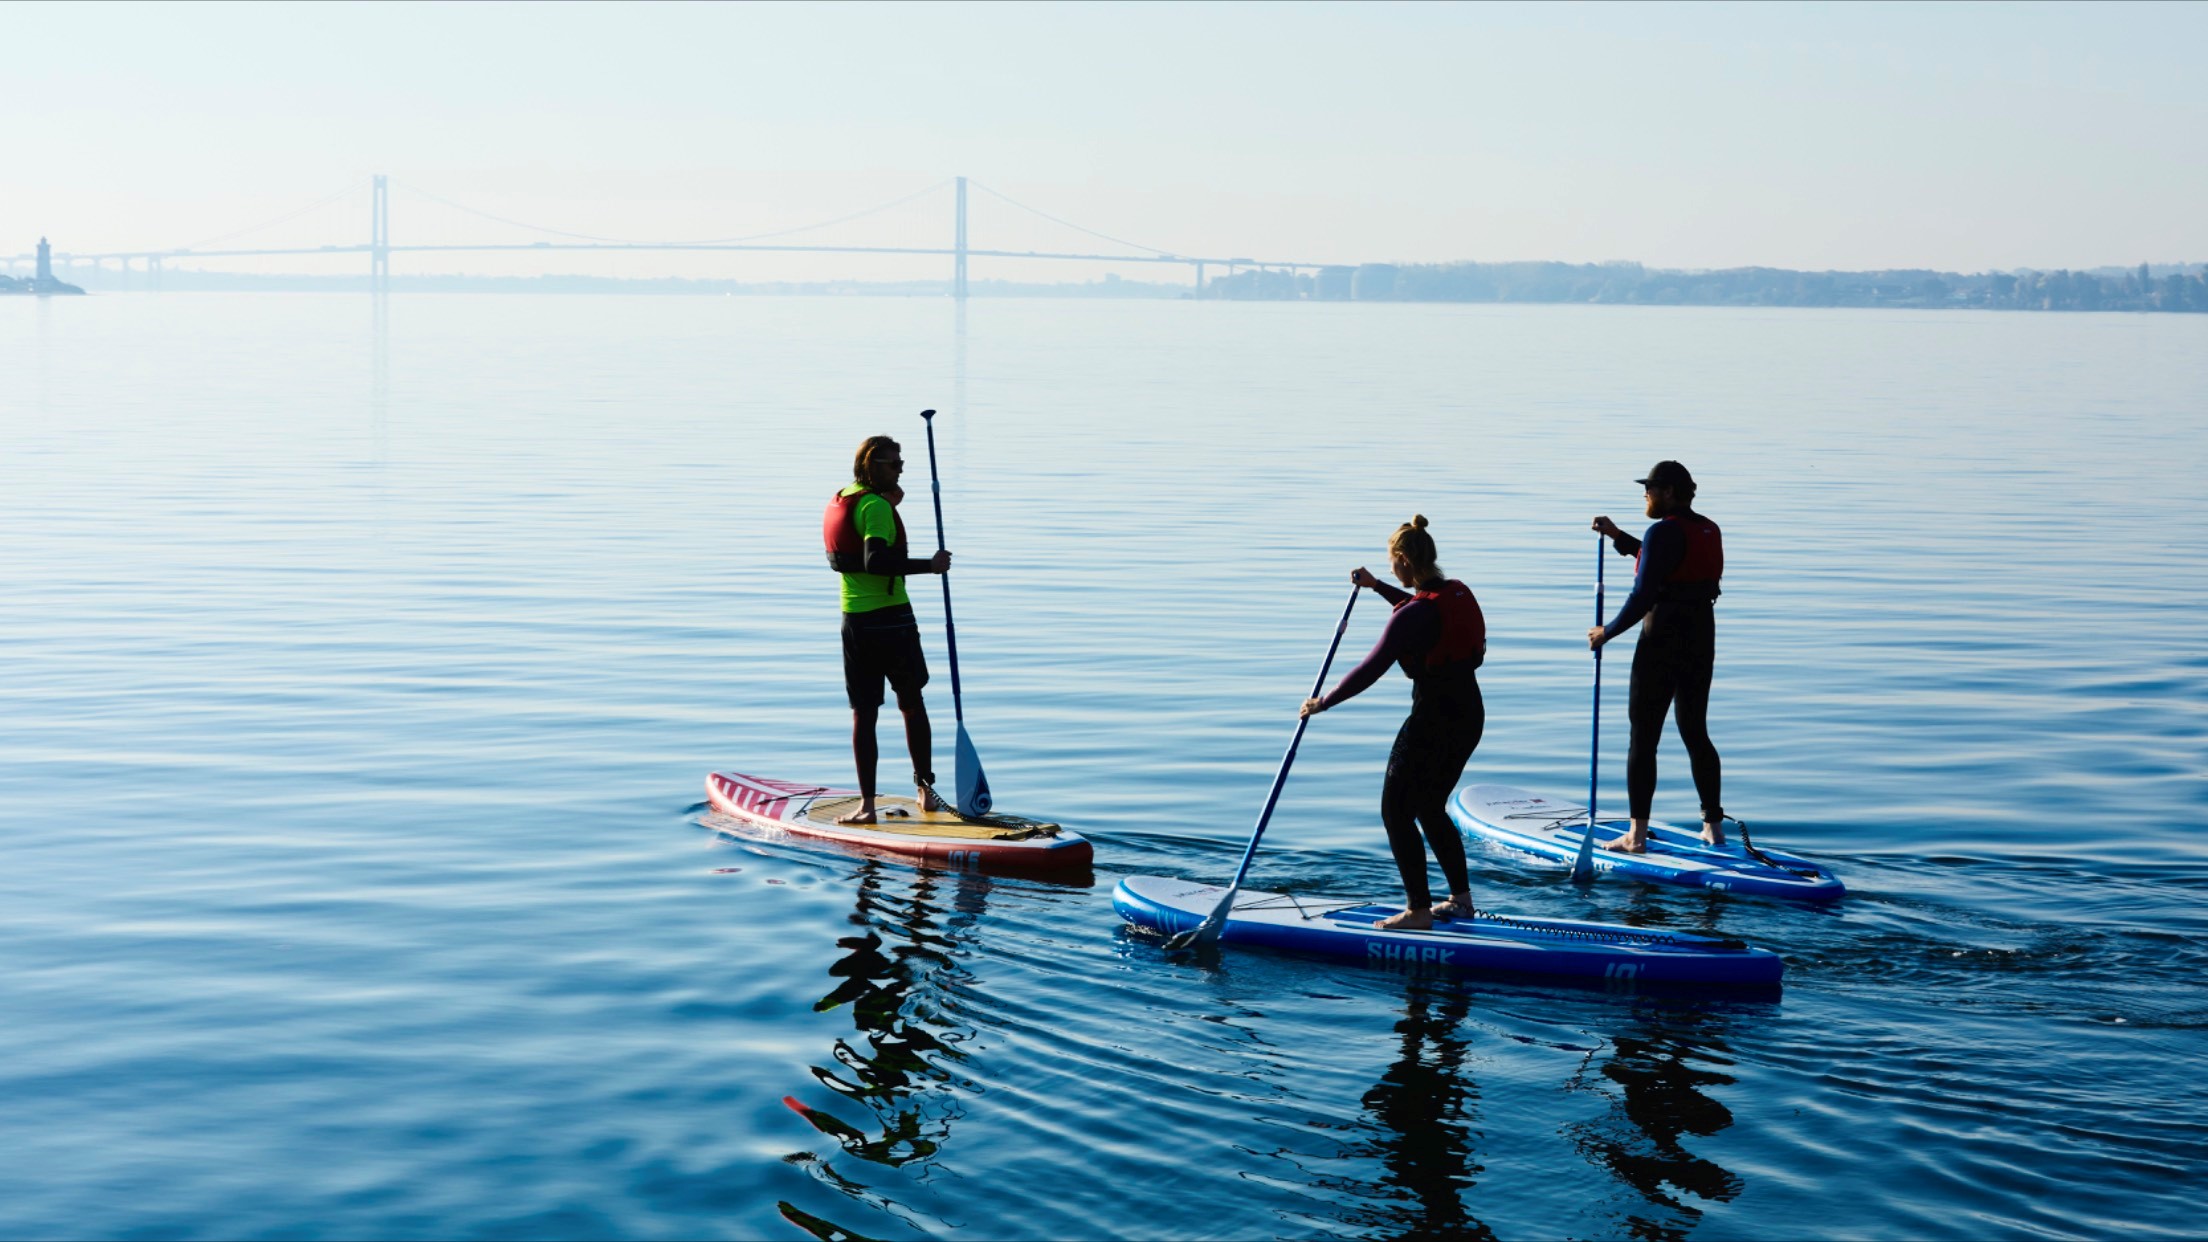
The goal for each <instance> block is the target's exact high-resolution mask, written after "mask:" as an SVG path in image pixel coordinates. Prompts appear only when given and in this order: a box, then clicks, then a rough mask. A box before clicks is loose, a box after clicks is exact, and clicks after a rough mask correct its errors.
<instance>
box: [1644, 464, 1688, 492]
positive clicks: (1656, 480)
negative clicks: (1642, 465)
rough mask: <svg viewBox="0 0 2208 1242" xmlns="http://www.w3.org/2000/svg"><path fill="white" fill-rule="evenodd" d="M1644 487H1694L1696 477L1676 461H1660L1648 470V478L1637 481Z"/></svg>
mask: <svg viewBox="0 0 2208 1242" xmlns="http://www.w3.org/2000/svg"><path fill="white" fill-rule="evenodd" d="M1633 481H1634V482H1635V483H1638V484H1640V485H1641V486H1642V487H1693V486H1694V476H1693V475H1691V474H1688V473H1687V468H1686V467H1685V466H1682V465H1680V464H1679V463H1678V462H1675V461H1660V462H1657V463H1656V464H1655V465H1653V466H1650V467H1649V468H1648V477H1647V478H1645V479H1635V480H1633Z"/></svg>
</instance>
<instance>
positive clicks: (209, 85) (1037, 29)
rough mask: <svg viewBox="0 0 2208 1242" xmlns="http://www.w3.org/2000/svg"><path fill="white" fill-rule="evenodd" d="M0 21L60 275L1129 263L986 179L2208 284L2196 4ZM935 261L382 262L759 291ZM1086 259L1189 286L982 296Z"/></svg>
mask: <svg viewBox="0 0 2208 1242" xmlns="http://www.w3.org/2000/svg"><path fill="white" fill-rule="evenodd" d="M10 17H11V24H12V25H13V26H14V27H15V28H16V32H17V34H18V38H17V39H16V40H15V45H16V50H17V52H18V55H17V57H16V58H15V60H16V62H17V63H15V64H14V65H11V68H10V73H9V75H8V76H7V77H6V78H5V79H4V80H0V99H4V100H5V101H6V103H7V105H8V109H9V114H10V115H11V116H13V117H15V118H18V123H17V124H16V125H14V126H12V127H11V132H10V135H9V139H8V142H7V144H6V146H5V147H0V253H7V254H14V253H18V252H20V251H23V250H27V249H28V248H29V247H30V246H31V245H32V244H33V243H34V242H35V241H36V240H37V238H38V237H39V236H41V235H44V236H48V237H51V238H53V240H54V244H55V247H56V249H57V250H62V251H71V252H97V251H103V250H121V249H148V248H165V247H173V246H185V245H192V244H195V243H204V242H207V241H210V240H213V239H217V238H221V237H223V236H224V235H225V234H238V233H242V234H243V235H242V236H238V237H235V238H234V239H233V240H231V241H230V242H229V243H228V244H232V245H255V244H258V245H315V244H346V243H356V242H360V241H365V240H366V238H367V233H368V190H367V179H368V177H369V175H370V174H373V173H386V174H389V176H390V177H391V180H392V183H393V189H392V191H391V202H392V240H393V241H394V242H395V243H399V244H437V243H441V244H458V243H474V242H520V243H526V242H528V241H530V240H533V239H544V240H557V239H558V237H557V234H558V233H574V234H586V235H592V236H601V237H612V238H619V239H623V240H676V239H695V238H718V237H729V236H742V235H749V234H754V233H764V232H770V231H773V230H777V229H786V228H794V227H799V226H804V225H809V224H813V223H816V222H819V221H822V220H826V219H830V218H833V217H837V216H842V215H846V214H849V213H852V212H855V211H859V210H861V209H864V208H868V207H872V206H874V205H876V204H880V203H885V202H889V201H891V200H895V199H898V198H900V197H903V196H907V195H915V196H917V197H915V198H914V200H913V201H912V202H909V203H906V204H904V205H903V206H901V207H898V208H894V209H891V210H887V211H883V212H881V213H878V214H876V215H872V216H869V217H866V218H865V219H861V220H857V221H853V222H851V223H849V224H846V225H843V226H839V227H837V228H835V229H823V230H820V231H819V232H817V233H809V234H806V235H803V236H801V237H796V238H792V239H791V240H797V241H816V242H833V243H841V244H856V245H888V246H897V245H917V246H941V245H946V244H948V242H949V240H950V228H951V216H950V210H951V198H950V191H949V189H948V186H947V185H946V184H944V183H946V182H947V180H948V179H949V178H951V177H954V176H957V175H966V176H969V177H971V178H973V179H974V180H975V183H976V187H977V188H976V190H975V192H974V193H973V194H972V196H971V202H970V211H971V238H972V244H973V245H974V246H976V247H987V248H999V249H1008V250H1068V249H1076V250H1083V251H1097V252H1110V251H1113V250H1114V249H1115V247H1114V246H1112V245H1111V244H1109V243H1107V242H1104V241H1101V240H1098V239H1096V238H1094V237H1089V236H1086V235H1084V234H1082V233H1079V232H1075V231H1072V230H1070V229H1067V228H1065V227H1062V226H1060V225H1058V224H1054V223H1052V222H1050V221H1048V220H1045V219H1043V218H1041V217H1038V216H1036V215H1032V214H1029V213H1027V212H1024V211H1021V210H1019V209H1018V208H1017V207H1015V206H1013V205H1011V204H1010V203H1008V202H1006V201H1004V199H1001V198H998V197H995V196H993V195H992V193H990V192H987V191H984V190H982V189H980V188H979V187H988V188H989V190H991V191H995V192H997V193H1001V194H1002V195H1004V196H1008V197H1009V198H1010V199H1012V200H1017V202H1018V203H1021V204H1025V205H1027V206H1029V207H1032V208H1034V209H1037V210H1039V211H1041V212H1045V213H1049V214H1050V215H1054V216H1058V217H1060V218H1062V219H1064V220H1069V221H1073V222H1075V223H1077V224H1079V225H1083V226H1086V227H1087V228H1089V229H1092V230H1096V231H1098V232H1102V233H1105V234H1109V235H1110V236H1111V237H1114V238H1121V239H1126V240H1128V241H1132V242H1135V243H1140V244H1142V245H1145V246H1150V247H1155V248H1159V249H1163V250H1168V251H1172V252H1174V253H1179V254H1212V255H1220V256H1226V255H1238V256H1239V255H1248V256H1253V257H1257V258H1260V259H1275V260H1292V261H1299V262H1312V263H1317V262H1330V263H1359V262H1397V263H1418V262H1427V263H1440V262H1450V261H1458V260H1476V261H1482V262H1510V261H1522V260H1554V261H1560V262H1567V263H1592V262H1604V261H1617V260H1625V261H1633V262H1639V263H1644V264H1647V265H1649V266H1651V267H1662V268H1678V269H1724V268H1738V267H1749V266H1762V267H1774V268H1788V269H1798V270H1874V269H1896V268H1929V269H1935V270H1940V271H1953V272H1973V271H1992V270H2013V269H2018V268H2036V269H2057V268H2070V269H2074V270H2075V269H2091V268H2099V267H2113V266H2131V265H2135V264H2137V263H2139V262H2141V261H2150V262H2154V263H2195V262H2199V261H2201V260H2202V259H2204V258H2208V245H2204V244H2203V243H2202V240H2201V230H2200V226H2199V224H2198V220H2199V204H2200V203H2201V202H2203V201H2208V194H2204V191H2208V84H2204V83H2203V81H2202V75H2200V74H2199V73H2198V72H2197V71H2196V69H2195V66H2194V63H2193V62H2194V61H2195V60H2197V56H2198V50H2199V48H2200V47H2202V46H2203V45H2204V41H2203V40H2202V38H2201V36H2202V35H2208V7H2204V6H2201V5H2197V4H2196V5H2163V6H2155V5H2128V4H2117V5H2091V6H2086V5H1974V6H1963V5H1922V6H1919V5H1908V6H1904V5H1849V6H1833V5H1797V6H1757V7H1748V6H1737V7H1736V6H1712V5H1654V6H1631V7H1628V6H1618V5H1534V6H1528V5H1490V6H1448V5H1417V6H1409V5H1385V4H1383V5H1371V6H1355V7H1350V6H1327V5H1264V6H1258V5H1248V6H1214V5H1202V6H1174V7H1166V6H1140V7H1138V6H1121V5H1060V6H969V5H900V6H880V5H853V6H840V7H823V6H793V5H755V6H742V7H732V6H683V5H641V6H618V7H616V6H601V5H574V6H532V5H511V4H498V5H471V6H450V7H447V6H433V5H411V4H400V5H381V6H319V5H292V6H281V7H278V6H242V5H181V6H151V5H139V4H126V5H108V6H74V5H54V4H29V5H16V6H12V7H11V10H10ZM25 118H31V119H30V120H29V121H28V122H26V121H25ZM455 205H459V206H455ZM461 206H464V207H465V208H468V209H472V210H473V211H474V212H479V213H486V214H487V215H489V216H497V217H503V218H505V219H506V220H509V221H519V222H524V223H526V224H529V225H533V226H537V228H538V229H540V230H545V231H538V232H530V231H527V230H524V229H520V228H517V227H515V226H513V225H511V224H502V223H498V222H495V221H493V220H491V219H487V218H485V215H477V214H469V212H468V211H464V210H461V209H459V207H461ZM294 213H296V214H294ZM286 216H289V217H291V218H289V219H280V218H282V217H286ZM270 222H275V223H270ZM262 225H267V227H256V226H262ZM553 231H557V232H553ZM433 260H434V261H433ZM221 266H222V267H223V268H224V269H225V270H237V271H254V270H262V271H279V270H281V271H301V272H319V271H329V272H340V271H343V272H350V271H353V270H355V269H356V268H358V267H359V266H361V260H360V258H359V256H357V255H349V256H334V257H332V258H330V259H320V260H317V259H285V260H262V261H254V260H228V261H225V262H224V263H223V264H222V265H221ZM941 267H942V261H941V260H940V259H936V258H918V257H916V258H905V259H895V258H880V257H872V256H824V255H794V256H793V255H757V254H745V255H706V256H700V255H696V254H683V253H673V254H667V253H661V254H650V253H642V254H640V253H625V254H618V255H610V256H609V255H589V254H577V253H572V252H552V253H550V254H542V253H539V254H531V253H528V252H526V251H524V252H519V253H513V254H468V255H464V256H460V255H438V256H404V257H403V258H402V259H400V260H396V261H395V270H398V271H404V272H409V273H419V274H429V273H447V272H468V273H479V274H486V275H503V274H537V273H560V274H570V273H572V274H579V275H592V274H596V275H608V276H623V277H636V278H650V277H654V276H666V275H681V276H696V277H701V278H707V279H743V280H760V281H773V280H792V279H796V280H833V279H864V280H899V279H916V278H933V277H939V276H940V275H941V271H940V269H941ZM1108 271H1110V272H1116V273H1117V274H1118V275H1120V276H1122V277H1123V278H1127V279H1146V280H1169V279H1174V278H1175V277H1177V276H1185V272H1184V271H1181V270H1179V269H1171V268H1158V267H1154V266H1149V265H1138V264H1128V265H1125V266H1117V265H1112V266H1107V265H1102V264H1092V265H1080V266H1072V265H1065V264H1043V263H1032V262H1024V261H1011V260H990V261H987V262H986V263H977V265H976V268H975V276H976V277H977V278H992V279H1003V280H1042V281H1081V280H1092V279H1098V278H1101V276H1103V275H1104V274H1105V273H1106V272H1108Z"/></svg>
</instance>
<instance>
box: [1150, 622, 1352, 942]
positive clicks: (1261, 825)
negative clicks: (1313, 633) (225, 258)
mask: <svg viewBox="0 0 2208 1242" xmlns="http://www.w3.org/2000/svg"><path fill="white" fill-rule="evenodd" d="M1357 591H1358V588H1357V587H1356V586H1355V585H1352V586H1351V587H1350V588H1349V602H1348V603H1346V604H1344V605H1342V619H1341V620H1340V621H1337V622H1335V624H1334V641H1333V642H1330V643H1328V644H1327V645H1326V659H1325V661H1324V662H1322V663H1321V664H1320V665H1319V679H1318V680H1317V681H1314V682H1312V683H1311V693H1310V694H1308V695H1306V696H1304V697H1306V698H1313V699H1315V698H1317V697H1319V692H1320V691H1321V690H1324V689H1326V670H1328V669H1330V668H1332V667H1334V652H1335V651H1336V650H1337V649H1338V648H1340V647H1341V645H1342V631H1344V630H1346V629H1348V628H1349V611H1350V609H1352V608H1355V607H1356V606H1357ZM1310 723H1311V718H1310V717H1309V716H1298V717H1297V718H1296V735H1295V736H1294V737H1293V738H1290V739H1289V741H1288V753H1287V754H1285V755H1282V756H1281V759H1280V771H1278V772H1275V773H1274V774H1273V789H1272V792H1271V793H1268V794H1266V795H1265V809H1264V810H1263V811H1260V812H1258V816H1257V831H1255V832H1252V833H1251V834H1250V844H1249V845H1248V847H1247V848H1245V849H1244V850H1243V851H1242V865H1241V866H1239V867H1236V868H1235V869H1234V882H1233V883H1232V884H1229V885H1227V891H1226V892H1225V893H1223V894H1221V895H1220V897H1219V904H1218V905H1215V906H1213V907H1212V908H1211V913H1210V914H1207V915H1205V916H1204V921H1203V922H1201V923H1198V924H1197V925H1196V926H1195V928H1194V930H1191V931H1185V932H1182V933H1181V934H1180V935H1178V936H1174V937H1173V938H1171V939H1169V940H1167V941H1166V942H1165V947H1166V948H1168V949H1185V948H1187V947H1189V946H1190V945H1193V944H1216V943H1218V941H1219V933H1220V931H1222V930H1223V929H1224V928H1225V927H1226V925H1227V915H1228V914H1229V913H1231V912H1232V911H1233V909H1234V895H1235V893H1236V892H1237V891H1238V890H1240V889H1241V887H1242V881H1243V879H1244V878H1246V877H1247V876H1248V875H1249V874H1250V860H1251V859H1253V858H1255V857H1257V840H1258V838H1259V837H1262V836H1264V835H1265V825H1266V824H1268V823H1270V822H1272V818H1273V808H1274V807H1275V806H1277V805H1279V803H1280V789H1281V786H1283V785H1286V784H1287V783H1288V766H1289V765H1290V764H1292V763H1294V762H1295V761H1296V747H1298V746H1301V745H1303V729H1304V726H1305V725H1308V724H1310Z"/></svg>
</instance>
